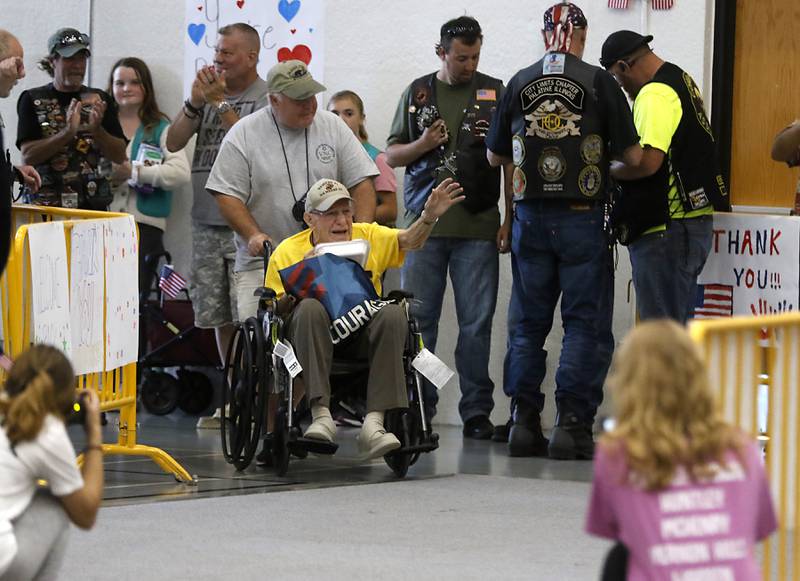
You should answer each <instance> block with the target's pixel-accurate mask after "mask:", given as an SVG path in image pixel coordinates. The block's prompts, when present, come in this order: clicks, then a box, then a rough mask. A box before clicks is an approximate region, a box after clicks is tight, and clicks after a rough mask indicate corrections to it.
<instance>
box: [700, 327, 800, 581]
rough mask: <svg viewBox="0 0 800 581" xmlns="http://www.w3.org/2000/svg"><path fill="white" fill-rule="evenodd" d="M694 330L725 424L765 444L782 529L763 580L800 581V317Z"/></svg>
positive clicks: (770, 545) (768, 549) (768, 551)
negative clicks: (738, 428)
mask: <svg viewBox="0 0 800 581" xmlns="http://www.w3.org/2000/svg"><path fill="white" fill-rule="evenodd" d="M689 331H690V333H691V335H692V337H693V338H694V339H695V341H696V342H698V343H699V344H700V346H701V348H702V349H703V351H704V353H705V357H706V361H707V362H708V364H709V370H710V374H711V384H712V386H714V387H715V388H716V389H717V390H718V402H719V405H720V406H721V408H722V410H723V413H724V414H725V417H726V418H727V419H728V421H730V422H732V423H733V424H735V425H738V426H740V427H741V428H742V429H744V430H746V431H747V432H749V433H751V434H752V435H753V436H755V437H758V438H760V439H761V440H762V442H764V443H765V445H766V448H765V452H766V466H767V473H768V475H769V479H770V485H771V487H772V493H773V499H774V501H775V509H776V511H777V513H778V520H779V529H778V533H777V534H776V535H773V536H772V537H771V538H770V539H769V540H768V541H767V542H766V543H765V544H764V559H763V575H764V579H766V580H768V581H771V580H773V579H778V580H780V581H786V580H790V579H793V580H795V581H800V536H798V532H800V461H799V460H800V451H799V450H800V313H796V312H793V313H786V314H782V315H770V316H764V317H734V318H730V319H712V320H698V321H694V322H693V323H692V324H691V326H690V329H689ZM754 502H755V501H754Z"/></svg>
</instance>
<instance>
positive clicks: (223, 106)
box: [217, 101, 233, 115]
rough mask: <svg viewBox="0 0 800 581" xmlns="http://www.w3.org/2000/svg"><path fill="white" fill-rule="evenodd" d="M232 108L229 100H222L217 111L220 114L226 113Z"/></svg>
mask: <svg viewBox="0 0 800 581" xmlns="http://www.w3.org/2000/svg"><path fill="white" fill-rule="evenodd" d="M231 109H233V106H232V105H231V104H230V103H228V102H227V101H222V102H221V103H220V104H219V105H217V113H219V114H220V115H224V114H225V113H227V112H228V111H230V110H231Z"/></svg>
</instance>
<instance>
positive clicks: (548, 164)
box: [538, 147, 567, 182]
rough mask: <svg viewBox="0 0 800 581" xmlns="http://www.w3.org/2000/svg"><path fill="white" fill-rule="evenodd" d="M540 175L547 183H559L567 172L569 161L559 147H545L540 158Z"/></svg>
mask: <svg viewBox="0 0 800 581" xmlns="http://www.w3.org/2000/svg"><path fill="white" fill-rule="evenodd" d="M538 167H539V175H540V176H542V179H544V181H546V182H557V181H558V180H560V179H561V178H563V177H564V174H565V173H566V171H567V160H566V159H564V154H562V153H561V150H560V149H559V148H557V147H545V148H544V149H543V150H542V155H540V156H539V164H538Z"/></svg>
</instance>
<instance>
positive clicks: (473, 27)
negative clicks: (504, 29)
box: [442, 24, 481, 37]
mask: <svg viewBox="0 0 800 581" xmlns="http://www.w3.org/2000/svg"><path fill="white" fill-rule="evenodd" d="M476 34H481V27H480V25H478V24H454V25H452V26H448V27H447V28H445V29H444V30H442V36H450V37H455V36H472V35H476Z"/></svg>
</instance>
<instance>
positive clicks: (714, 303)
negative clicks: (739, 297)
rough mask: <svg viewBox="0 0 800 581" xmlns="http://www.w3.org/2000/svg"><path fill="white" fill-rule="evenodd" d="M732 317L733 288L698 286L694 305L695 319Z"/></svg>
mask: <svg viewBox="0 0 800 581" xmlns="http://www.w3.org/2000/svg"><path fill="white" fill-rule="evenodd" d="M732 316H733V286H732V285H729V284H699V285H697V297H696V299H695V304H694V318H695V319H715V318H717V317H732Z"/></svg>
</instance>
